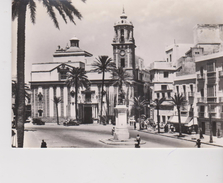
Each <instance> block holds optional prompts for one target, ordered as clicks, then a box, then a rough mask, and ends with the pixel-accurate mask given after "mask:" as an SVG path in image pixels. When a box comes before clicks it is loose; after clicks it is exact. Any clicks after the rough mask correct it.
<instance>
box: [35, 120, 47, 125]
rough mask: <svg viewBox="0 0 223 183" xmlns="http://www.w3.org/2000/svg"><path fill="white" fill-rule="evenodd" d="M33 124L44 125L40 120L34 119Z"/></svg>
mask: <svg viewBox="0 0 223 183" xmlns="http://www.w3.org/2000/svg"><path fill="white" fill-rule="evenodd" d="M33 124H34V125H45V122H43V121H42V120H41V119H39V118H34V119H33Z"/></svg>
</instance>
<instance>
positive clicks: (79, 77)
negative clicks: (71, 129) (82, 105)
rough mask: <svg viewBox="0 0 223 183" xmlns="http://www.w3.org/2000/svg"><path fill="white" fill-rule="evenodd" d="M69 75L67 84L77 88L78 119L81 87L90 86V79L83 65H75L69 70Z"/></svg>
mask: <svg viewBox="0 0 223 183" xmlns="http://www.w3.org/2000/svg"><path fill="white" fill-rule="evenodd" d="M67 75H68V77H67V80H66V84H67V86H68V87H71V86H74V88H75V111H76V120H78V110H77V96H78V91H79V88H80V87H81V88H83V87H84V88H88V87H89V84H90V82H89V80H88V77H87V75H86V71H85V69H84V68H81V67H74V68H73V69H72V70H69V71H68V73H67Z"/></svg>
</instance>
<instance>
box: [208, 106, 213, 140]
mask: <svg viewBox="0 0 223 183" xmlns="http://www.w3.org/2000/svg"><path fill="white" fill-rule="evenodd" d="M208 112H209V123H210V124H209V126H210V141H209V142H210V143H213V137H212V136H213V134H212V122H211V105H210V104H208Z"/></svg>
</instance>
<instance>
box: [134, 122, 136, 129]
mask: <svg viewBox="0 0 223 183" xmlns="http://www.w3.org/2000/svg"><path fill="white" fill-rule="evenodd" d="M134 130H136V121H134Z"/></svg>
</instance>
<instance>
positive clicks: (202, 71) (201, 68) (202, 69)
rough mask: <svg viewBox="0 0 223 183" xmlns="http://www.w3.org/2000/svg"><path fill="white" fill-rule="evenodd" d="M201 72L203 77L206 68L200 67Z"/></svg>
mask: <svg viewBox="0 0 223 183" xmlns="http://www.w3.org/2000/svg"><path fill="white" fill-rule="evenodd" d="M200 74H201V77H202V76H203V74H204V68H203V67H200Z"/></svg>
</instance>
